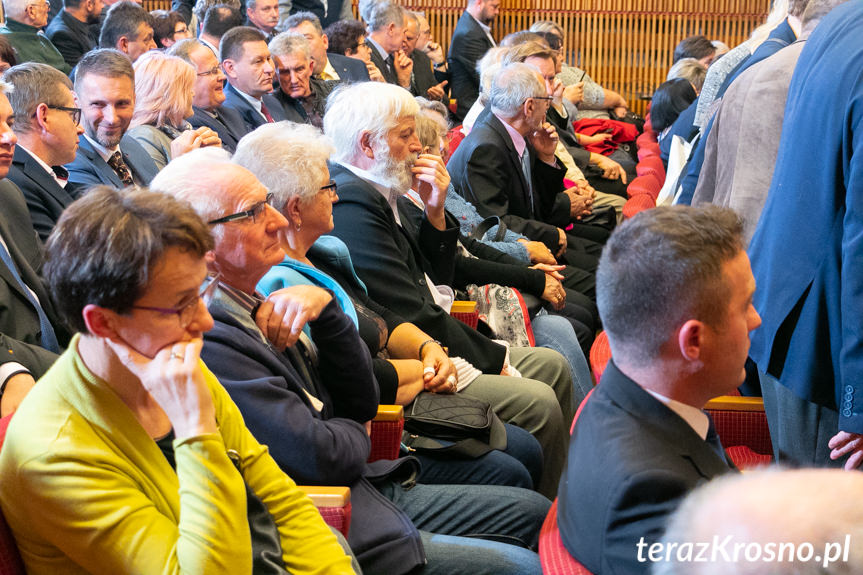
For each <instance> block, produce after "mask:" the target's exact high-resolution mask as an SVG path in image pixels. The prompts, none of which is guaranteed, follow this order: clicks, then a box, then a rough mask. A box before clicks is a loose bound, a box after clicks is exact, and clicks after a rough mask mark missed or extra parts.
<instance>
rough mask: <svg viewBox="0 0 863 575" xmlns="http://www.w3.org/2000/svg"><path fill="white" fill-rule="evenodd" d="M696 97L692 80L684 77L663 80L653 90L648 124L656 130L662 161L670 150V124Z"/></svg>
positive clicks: (666, 160)
mask: <svg viewBox="0 0 863 575" xmlns="http://www.w3.org/2000/svg"><path fill="white" fill-rule="evenodd" d="M697 97H698V94H697V93H696V91H695V87H694V86H693V85H692V82H690V81H689V80H686V79H685V78H675V79H674V80H668V81H665V82H663V83H662V84H660V85H659V87H658V88H656V91H655V92H653V98H652V100H651V102H650V124H651V125H652V126H653V129H654V131H656V132H657V136H656V139H657V140H658V142H659V149H660V153H661V157H662V159H663V161H665V162H666V163H667V162H668V155H669V151H670V150H671V134H670V131H671V126H672V125H673V124H674V122H675V121H676V120H677V118H678V116H680V113H681V112H683V111H684V110H686V109H687V108H688V107H689V106H690V105H691V104H692V102H694V101H695V99H696V98H697Z"/></svg>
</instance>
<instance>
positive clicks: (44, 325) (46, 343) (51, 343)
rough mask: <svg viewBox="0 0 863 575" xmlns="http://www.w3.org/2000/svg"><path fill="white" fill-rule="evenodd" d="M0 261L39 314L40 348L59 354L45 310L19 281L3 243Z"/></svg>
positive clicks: (0, 248)
mask: <svg viewBox="0 0 863 575" xmlns="http://www.w3.org/2000/svg"><path fill="white" fill-rule="evenodd" d="M0 260H3V263H4V264H6V267H7V268H9V271H10V272H11V273H12V276H13V277H14V278H15V279H16V280H17V281H18V285H19V286H20V287H21V289H22V290H23V291H24V294H25V295H26V296H27V299H28V300H30V303H31V304H33V307H35V308H36V313H37V314H39V327H40V329H41V331H42V347H44V348H45V349H47V350H49V351H53V352H54V353H60V345H59V344H58V343H57V336H56V335H55V334H54V328H53V327H52V326H51V322H50V321H48V316H47V315H45V310H43V309H42V306H41V305H39V302H38V301H37V300H36V298H35V297H34V296H33V294H32V293H31V292H30V289H29V288H28V287H27V285H26V284H25V283H24V281H23V280H22V279H21V276H20V275H19V274H18V269H17V268H16V267H15V262H13V261H12V255H11V254H10V253H9V250H8V249H7V248H6V246H5V245H3V243H0Z"/></svg>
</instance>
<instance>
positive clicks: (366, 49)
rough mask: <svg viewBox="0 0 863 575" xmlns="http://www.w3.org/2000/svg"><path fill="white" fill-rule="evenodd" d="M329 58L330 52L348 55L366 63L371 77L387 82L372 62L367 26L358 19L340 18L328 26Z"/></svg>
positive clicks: (371, 78) (376, 80)
mask: <svg viewBox="0 0 863 575" xmlns="http://www.w3.org/2000/svg"><path fill="white" fill-rule="evenodd" d="M327 42H328V45H327V55H328V56H327V59H329V55H330V54H334V55H338V56H347V57H349V58H354V59H356V60H360V61H362V62H363V64H365V66H366V71H367V72H368V74H369V79H370V80H372V81H373V82H386V80H385V79H384V77H383V75H382V74H381V71H380V70H378V67H377V66H375V65H374V63H372V60H371V53H372V48H371V46H369V44H368V43H367V42H366V28H365V26H363V25H362V23H361V22H357V21H356V20H339V21H338V22H333V23H332V24H330V26H329V27H328V28H327Z"/></svg>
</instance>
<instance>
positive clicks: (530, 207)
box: [447, 108, 570, 251]
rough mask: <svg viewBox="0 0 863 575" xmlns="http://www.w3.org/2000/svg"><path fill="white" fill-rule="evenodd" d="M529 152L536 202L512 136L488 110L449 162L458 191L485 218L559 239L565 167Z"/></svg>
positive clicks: (548, 241)
mask: <svg viewBox="0 0 863 575" xmlns="http://www.w3.org/2000/svg"><path fill="white" fill-rule="evenodd" d="M527 149H528V150H529V152H530V160H531V175H532V176H533V190H534V193H533V203H532V204H531V202H530V199H529V198H530V195H529V192H528V189H529V188H528V186H527V179H526V178H525V176H524V171H523V170H522V169H521V160H520V159H519V157H518V154H517V153H516V151H515V145H514V144H513V143H512V138H511V137H510V136H509V133H508V132H507V131H506V128H505V127H504V125H503V123H502V122H501V121H500V120H498V119H497V117H496V116H495V115H494V114H492V113H491V110H489V109H488V108H486V109H485V110H484V111H483V112H482V114H480V116H479V118H478V119H477V121H476V124H475V125H474V127H473V129H472V130H471V132H470V134H468V135H467V137H466V138H465V139H464V140H463V141H462V143H461V144H459V146H458V148H457V149H456V151H455V153H454V154H453V155H452V157H451V158H450V160H449V162H448V163H447V170H448V171H449V173H450V176H451V177H452V183H453V186H454V187H455V189H456V191H457V192H458V193H459V194H460V195H461V196H462V197H463V198H465V199H466V200H467V201H469V202H470V203H472V204H473V205H474V206H476V209H477V211H478V212H479V213H480V215H481V216H482V217H484V218H487V217H489V216H498V217H500V218H501V219H502V220H503V221H504V222H505V223H506V225H507V227H508V228H510V229H511V230H513V231H515V232H518V233H521V234H524V235H526V236H527V237H529V238H530V239H532V240H537V241H541V242H543V243H544V244H545V245H547V246H548V247H549V249H551V250H552V251H556V250H557V247H558V245H559V243H560V234H559V232H558V231H557V228H564V227H566V226H567V225H568V224H569V219H570V218H569V198H568V197H567V196H566V194H563V193H561V192H563V189H564V188H563V176H564V174H565V173H566V169H565V168H563V167H562V166H561V167H552V166H549V165H548V164H546V163H545V162H542V161H540V160H538V159H537V157H536V154H535V153H534V151H533V148H532V147H531V146H530V144H528V146H527Z"/></svg>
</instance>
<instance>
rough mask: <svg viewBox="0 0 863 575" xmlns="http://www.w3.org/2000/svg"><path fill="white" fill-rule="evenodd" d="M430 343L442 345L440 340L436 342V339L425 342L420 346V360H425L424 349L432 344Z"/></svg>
mask: <svg viewBox="0 0 863 575" xmlns="http://www.w3.org/2000/svg"><path fill="white" fill-rule="evenodd" d="M430 343H436V344H438V345H441V343H440V342H439V341H438V340H436V339H427V340H425V341H424V342H422V343H421V344H420V350H419V353H418V354H417V356H418V357H419V358H420V360H422V358H423V349H424V348H425V346H426V345H428V344H430Z"/></svg>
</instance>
